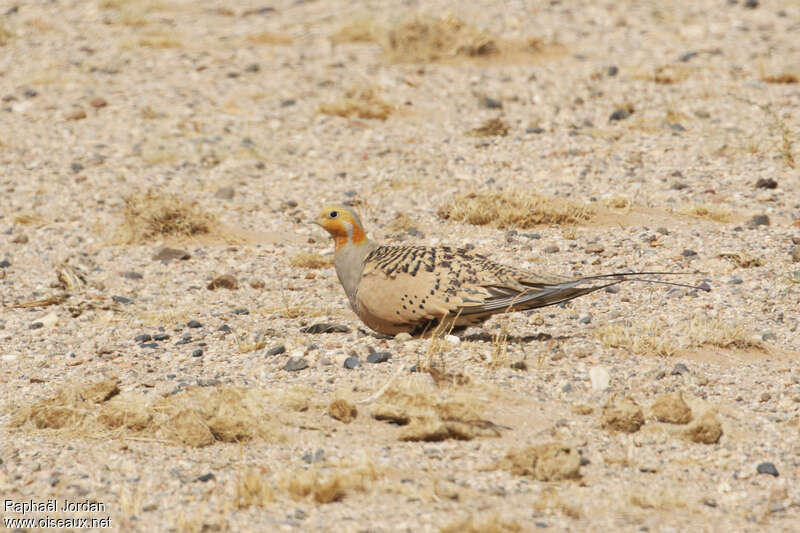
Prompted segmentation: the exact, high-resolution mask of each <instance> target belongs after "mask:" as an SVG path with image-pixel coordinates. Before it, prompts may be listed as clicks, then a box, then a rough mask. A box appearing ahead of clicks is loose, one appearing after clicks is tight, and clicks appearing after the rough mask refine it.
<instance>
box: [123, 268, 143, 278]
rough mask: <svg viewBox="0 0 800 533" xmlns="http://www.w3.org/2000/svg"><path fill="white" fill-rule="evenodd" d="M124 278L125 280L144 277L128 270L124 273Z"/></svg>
mask: <svg viewBox="0 0 800 533" xmlns="http://www.w3.org/2000/svg"><path fill="white" fill-rule="evenodd" d="M122 277H123V278H125V279H142V278H143V277H144V276H142V275H141V274H140V273H139V272H134V271H133V270H128V271H127V272H123V273H122Z"/></svg>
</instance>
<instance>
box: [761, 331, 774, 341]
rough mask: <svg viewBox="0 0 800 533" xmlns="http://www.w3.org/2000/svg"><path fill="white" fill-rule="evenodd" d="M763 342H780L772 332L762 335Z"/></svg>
mask: <svg viewBox="0 0 800 533" xmlns="http://www.w3.org/2000/svg"><path fill="white" fill-rule="evenodd" d="M761 340H762V341H777V340H778V336H777V335H775V334H774V333H772V332H771V331H767V332H765V333H762V334H761Z"/></svg>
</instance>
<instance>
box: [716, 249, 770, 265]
mask: <svg viewBox="0 0 800 533" xmlns="http://www.w3.org/2000/svg"><path fill="white" fill-rule="evenodd" d="M718 257H719V258H720V259H726V260H728V261H730V262H731V263H733V264H734V265H736V266H737V267H739V268H754V267H760V266H761V265H763V264H764V261H763V260H762V259H761V258H760V257H755V256H752V255H748V254H745V253H736V252H723V253H721V254H719V256H718Z"/></svg>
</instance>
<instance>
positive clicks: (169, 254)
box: [153, 246, 192, 263]
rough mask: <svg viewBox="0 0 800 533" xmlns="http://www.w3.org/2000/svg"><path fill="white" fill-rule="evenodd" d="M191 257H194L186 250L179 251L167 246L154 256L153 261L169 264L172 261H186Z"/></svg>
mask: <svg viewBox="0 0 800 533" xmlns="http://www.w3.org/2000/svg"><path fill="white" fill-rule="evenodd" d="M190 257H192V256H191V254H190V253H189V252H187V251H186V250H178V249H177V248H170V247H168V246H165V247H164V248H161V249H160V250H159V251H158V252H156V254H155V255H154V256H153V261H161V262H162V263H169V262H171V261H186V260H187V259H189V258H190Z"/></svg>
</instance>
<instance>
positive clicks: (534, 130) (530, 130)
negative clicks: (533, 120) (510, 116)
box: [525, 127, 544, 135]
mask: <svg viewBox="0 0 800 533" xmlns="http://www.w3.org/2000/svg"><path fill="white" fill-rule="evenodd" d="M525 133H535V134H537V135H538V134H539V133H544V128H539V127H531V128H525Z"/></svg>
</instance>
